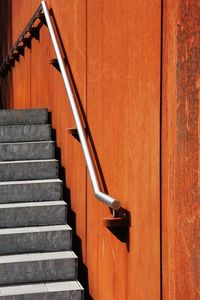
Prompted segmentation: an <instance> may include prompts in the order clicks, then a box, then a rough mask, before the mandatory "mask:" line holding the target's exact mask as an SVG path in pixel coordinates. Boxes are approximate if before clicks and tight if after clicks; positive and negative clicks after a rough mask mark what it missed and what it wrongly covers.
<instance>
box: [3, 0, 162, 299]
mask: <svg viewBox="0 0 200 300" xmlns="http://www.w3.org/2000/svg"><path fill="white" fill-rule="evenodd" d="M0 3H1V4H0V5H1V6H3V5H5V3H6V1H1V2H0ZM38 3H39V1H37V0H29V1H25V0H12V1H11V9H10V18H8V19H7V20H5V22H7V26H5V28H3V29H2V31H3V32H2V37H4V36H5V35H6V32H7V30H8V28H9V29H10V30H11V32H12V34H11V36H12V38H10V41H9V42H10V43H11V41H15V39H16V37H17V35H18V34H19V33H20V32H21V31H22V29H23V27H24V25H25V24H26V21H27V20H28V19H29V17H30V16H31V14H32V12H33V11H34V10H35V8H36V7H37V5H38ZM48 3H49V5H50V6H51V7H52V9H53V12H54V16H55V19H56V22H57V26H58V28H59V32H60V35H61V38H62V41H63V44H64V48H65V51H66V53H67V56H68V61H69V65H70V67H71V70H72V73H73V77H74V80H75V83H76V86H77V90H78V93H79V96H80V99H81V103H82V106H83V109H84V112H85V115H86V116H87V121H88V126H89V130H90V132H91V135H92V140H93V144H94V147H95V150H96V154H97V156H98V158H99V161H100V164H101V169H102V173H103V176H104V179H105V182H106V188H107V190H108V192H109V194H110V195H113V196H114V197H116V198H117V199H119V200H120V201H121V203H122V206H123V208H124V209H126V210H128V212H129V213H130V216H131V226H130V229H129V230H120V231H117V232H111V231H110V230H108V229H106V228H105V227H104V226H103V222H102V221H103V218H104V217H109V216H110V211H109V209H108V208H107V207H106V206H105V205H104V204H102V203H100V202H99V201H97V200H96V199H95V198H94V196H93V193H92V188H91V184H90V180H89V178H88V175H87V173H86V166H85V163H84V159H83V154H82V152H81V147H80V144H79V143H78V142H77V141H76V140H75V139H74V138H73V137H72V136H71V135H69V133H68V131H67V129H68V128H70V127H74V121H73V119H72V116H71V111H70V108H69V105H68V102H67V96H66V93H65V90H64V86H63V83H62V79H61V76H60V74H59V73H58V71H57V70H56V69H55V68H53V67H52V66H51V65H50V64H49V59H50V58H54V51H53V49H52V46H51V41H50V38H49V34H48V31H47V28H46V27H45V26H44V27H42V29H41V32H40V39H39V41H37V40H33V41H32V45H31V49H28V48H26V50H25V55H24V57H20V61H19V62H16V63H15V67H14V68H13V69H12V71H11V72H10V73H9V74H8V75H7V76H6V77H4V78H3V79H2V94H3V99H4V103H5V104H6V107H14V108H20V107H21V108H24V107H27V108H28V107H48V109H49V111H50V112H51V113H52V123H53V128H54V129H55V133H56V141H57V147H58V154H59V156H60V159H61V166H62V174H61V176H62V178H63V179H64V180H65V187H66V195H68V196H67V198H68V199H67V200H68V201H70V213H69V223H70V224H71V225H73V227H74V232H75V237H74V250H75V252H76V253H77V254H78V256H79V269H80V270H79V276H80V281H81V282H82V284H83V285H84V287H85V288H86V299H94V300H112V299H113V300H132V299H134V300H143V299H144V300H146V299H148V300H157V299H160V287H161V283H160V264H161V261H160V70H161V56H160V53H161V1H159V0H153V1H146V0H145V1H141V0H136V1H132V0H126V1H124V0H118V1H113V0H101V1H100V0H88V1H85V0H73V1H72V0H68V1H66V0H59V1H58V0H57V1H56V0H49V1H48ZM3 9H6V8H5V7H3ZM2 11H3V10H2V9H1V12H2ZM1 44H5V40H4V39H3V41H1ZM3 47H4V48H3V49H4V52H5V50H6V47H5V46H3Z"/></svg>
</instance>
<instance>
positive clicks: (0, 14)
mask: <svg viewBox="0 0 200 300" xmlns="http://www.w3.org/2000/svg"><path fill="white" fill-rule="evenodd" d="M11 46H12V0H1V1H0V63H2V61H3V59H4V58H5V57H6V55H7V54H8V52H9V50H10V48H11ZM0 80H1V88H0V93H1V95H0V108H2V107H3V108H12V103H13V85H12V82H13V80H12V72H10V71H9V72H8V73H7V74H5V75H4V76H3V77H1V79H0Z"/></svg>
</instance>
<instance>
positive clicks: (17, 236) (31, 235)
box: [0, 224, 72, 255]
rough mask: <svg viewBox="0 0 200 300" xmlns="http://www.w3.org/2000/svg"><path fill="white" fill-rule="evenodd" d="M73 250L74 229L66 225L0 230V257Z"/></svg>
mask: <svg viewBox="0 0 200 300" xmlns="http://www.w3.org/2000/svg"><path fill="white" fill-rule="evenodd" d="M71 249H72V229H71V228H70V227H69V226H68V225H66V224H65V225H52V226H50V225H49V226H34V227H19V228H3V229H0V255H2V254H14V253H15V254H16V253H28V252H29V253H30V252H32V253H33V252H51V251H67V250H71Z"/></svg>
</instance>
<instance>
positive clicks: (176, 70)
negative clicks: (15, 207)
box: [162, 0, 200, 300]
mask: <svg viewBox="0 0 200 300" xmlns="http://www.w3.org/2000/svg"><path fill="white" fill-rule="evenodd" d="M199 33H200V19H199V3H198V1H190V0H189V1H186V0H181V1H180V0H175V1H174V0H167V1H164V35H163V112H162V122H163V126H162V128H163V135H162V170H163V171H162V182H163V189H162V198H163V199H162V203H163V204H162V220H163V299H165V300H171V299H176V300H182V299H200V273H199V270H200V239H199V228H200V222H199V220H200V219H199V216H200V206H199V174H200V171H199V87H200V79H199V78H200V62H199V51H200V41H199V38H198V36H199Z"/></svg>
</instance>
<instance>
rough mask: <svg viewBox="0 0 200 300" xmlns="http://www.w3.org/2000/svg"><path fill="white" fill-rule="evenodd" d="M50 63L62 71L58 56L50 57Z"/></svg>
mask: <svg viewBox="0 0 200 300" xmlns="http://www.w3.org/2000/svg"><path fill="white" fill-rule="evenodd" d="M63 60H64V62H65V64H66V59H63ZM49 63H50V64H51V65H52V66H53V67H54V68H55V69H56V70H58V71H59V72H60V67H59V64H58V60H57V58H52V59H50V61H49Z"/></svg>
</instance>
